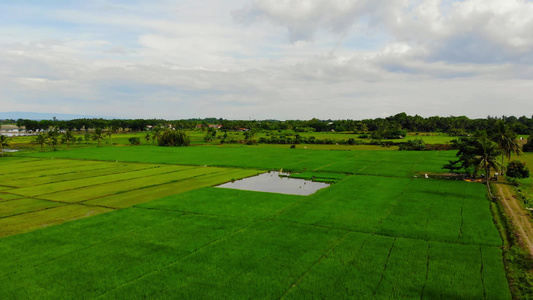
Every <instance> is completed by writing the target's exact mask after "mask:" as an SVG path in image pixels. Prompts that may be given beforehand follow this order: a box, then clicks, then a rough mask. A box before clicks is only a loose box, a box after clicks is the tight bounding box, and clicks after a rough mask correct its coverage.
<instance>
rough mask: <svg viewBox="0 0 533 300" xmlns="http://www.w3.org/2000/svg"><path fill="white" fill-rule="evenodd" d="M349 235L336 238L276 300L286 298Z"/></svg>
mask: <svg viewBox="0 0 533 300" xmlns="http://www.w3.org/2000/svg"><path fill="white" fill-rule="evenodd" d="M349 234H350V232H346V233H344V235H343V236H342V237H340V238H338V239H337V240H336V241H335V243H333V245H331V247H329V248H328V249H327V250H326V251H324V253H322V255H321V256H320V257H319V258H318V260H317V261H315V262H314V263H312V264H311V265H310V266H309V268H307V270H305V271H304V272H303V273H302V274H301V275H300V276H299V277H298V278H297V279H296V281H294V282H293V283H292V284H291V286H290V287H289V289H287V290H286V291H285V293H283V295H281V297H279V298H278V299H283V298H285V296H287V295H288V294H289V293H290V291H292V289H293V288H295V287H296V286H297V285H298V284H300V283H301V282H302V280H303V279H304V278H305V277H306V276H307V274H309V272H311V269H313V268H314V267H315V266H316V265H318V264H319V263H320V262H321V261H322V260H324V258H326V257H327V255H328V254H329V253H330V252H331V251H332V250H333V249H334V248H335V247H337V246H338V245H339V244H340V243H342V242H343V241H344V240H345V239H346V237H347V236H348V235H349Z"/></svg>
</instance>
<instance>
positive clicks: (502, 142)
mask: <svg viewBox="0 0 533 300" xmlns="http://www.w3.org/2000/svg"><path fill="white" fill-rule="evenodd" d="M492 140H493V141H494V142H496V143H497V144H498V146H499V148H500V149H501V150H502V163H501V164H502V166H503V158H504V156H505V157H507V161H510V160H511V154H512V153H515V154H516V155H520V154H522V149H520V145H518V143H517V142H516V133H515V132H514V131H512V130H511V128H510V127H509V126H508V125H507V124H505V122H503V121H498V122H497V123H496V126H495V133H494V135H493V136H492Z"/></svg>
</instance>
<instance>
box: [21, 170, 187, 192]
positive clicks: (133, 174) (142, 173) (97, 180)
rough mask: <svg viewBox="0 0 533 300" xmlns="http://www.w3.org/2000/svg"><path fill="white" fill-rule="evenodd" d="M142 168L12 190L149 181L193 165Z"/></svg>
mask: <svg viewBox="0 0 533 300" xmlns="http://www.w3.org/2000/svg"><path fill="white" fill-rule="evenodd" d="M141 167H142V169H140V170H132V171H130V172H124V173H119V174H110V175H102V176H93V177H89V178H82V179H76V176H75V175H72V179H71V180H66V181H60V182H55V183H49V184H43V185H39V186H31V187H24V188H19V189H16V190H12V191H11V192H12V193H14V194H19V195H24V196H30V197H31V196H37V195H42V194H49V193H54V192H60V191H66V190H74V189H79V188H83V187H88V186H92V187H96V188H98V186H100V185H102V184H109V183H112V182H117V184H122V183H123V182H125V181H127V180H131V179H136V178H145V179H146V180H147V181H150V180H151V179H152V178H151V176H157V175H162V174H168V173H173V172H178V171H181V170H186V169H191V168H192V167H187V166H168V165H166V166H165V165H148V164H144V165H142V166H141Z"/></svg>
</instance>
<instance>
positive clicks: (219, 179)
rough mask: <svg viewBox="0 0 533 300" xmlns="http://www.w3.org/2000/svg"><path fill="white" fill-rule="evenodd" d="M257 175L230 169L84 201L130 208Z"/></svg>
mask: <svg viewBox="0 0 533 300" xmlns="http://www.w3.org/2000/svg"><path fill="white" fill-rule="evenodd" d="M257 173H259V171H256V170H240V169H230V170H227V171H224V172H218V173H214V174H207V175H203V176H196V177H192V178H188V179H185V180H182V181H177V182H171V183H167V184H163V185H158V186H153V187H147V188H143V189H139V190H133V191H128V192H124V193H120V194H117V195H112V196H107V197H102V198H97V199H94V200H90V201H86V202H85V203H86V204H91V205H103V206H107V207H114V208H124V207H130V206H133V205H136V204H140V203H144V202H148V201H152V200H156V199H159V198H163V197H167V196H170V195H175V194H179V193H184V192H188V191H192V190H195V189H200V188H204V187H209V186H213V185H217V184H221V183H224V182H227V181H230V180H232V179H240V178H244V177H248V176H253V175H256V174H257Z"/></svg>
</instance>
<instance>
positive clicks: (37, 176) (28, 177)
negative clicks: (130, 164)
mask: <svg viewBox="0 0 533 300" xmlns="http://www.w3.org/2000/svg"><path fill="white" fill-rule="evenodd" d="M73 162H75V161H74V160H73ZM113 167H114V166H113V164H110V163H108V162H102V161H91V162H86V163H84V164H81V165H80V164H73V165H62V166H61V167H60V168H57V167H54V166H51V167H50V168H49V169H45V170H42V171H32V172H27V173H18V174H8V175H6V181H5V182H6V185H10V186H14V187H24V186H33V185H38V184H41V183H40V181H42V180H53V179H54V178H56V177H59V178H61V176H63V178H67V179H70V178H72V176H73V175H74V176H77V175H78V174H81V173H82V172H90V171H94V172H96V171H102V172H105V171H106V169H109V168H113ZM69 176H70V177H69ZM44 183H48V182H44Z"/></svg>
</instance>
